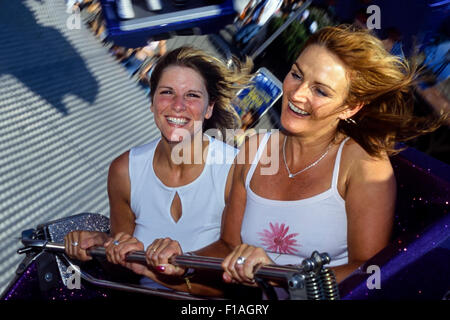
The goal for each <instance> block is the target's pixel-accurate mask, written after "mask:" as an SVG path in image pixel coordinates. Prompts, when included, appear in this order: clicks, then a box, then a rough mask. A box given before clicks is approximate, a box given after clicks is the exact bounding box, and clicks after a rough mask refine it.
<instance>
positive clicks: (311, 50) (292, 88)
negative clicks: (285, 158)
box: [281, 45, 349, 134]
mask: <svg viewBox="0 0 450 320" xmlns="http://www.w3.org/2000/svg"><path fill="white" fill-rule="evenodd" d="M348 88H349V80H348V77H347V70H346V68H345V66H344V64H343V63H342V62H341V60H340V59H339V58H338V57H337V56H336V55H334V54H333V53H331V52H330V51H328V50H327V49H326V48H324V47H322V46H319V45H310V46H308V47H307V48H306V49H305V50H303V52H302V53H301V54H300V56H299V57H298V58H297V60H296V61H295V63H294V64H293V65H292V68H291V70H290V71H289V73H288V75H287V76H286V78H285V79H284V82H283V99H282V113H281V124H282V125H283V127H284V128H285V129H286V130H287V131H289V132H290V133H292V134H308V133H310V134H322V133H326V132H333V131H335V130H336V127H337V124H338V122H339V120H340V118H342V114H339V113H337V111H338V110H341V109H342V108H343V104H344V101H345V98H346V96H347V93H348Z"/></svg>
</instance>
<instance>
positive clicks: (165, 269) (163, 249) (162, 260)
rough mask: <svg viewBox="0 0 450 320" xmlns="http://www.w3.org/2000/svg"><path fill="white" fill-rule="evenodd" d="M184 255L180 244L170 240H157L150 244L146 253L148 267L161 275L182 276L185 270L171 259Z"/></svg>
mask: <svg viewBox="0 0 450 320" xmlns="http://www.w3.org/2000/svg"><path fill="white" fill-rule="evenodd" d="M181 254H183V250H182V249H181V246H180V244H179V243H178V241H176V240H172V239H170V238H164V239H156V240H154V241H153V242H152V244H150V245H149V246H148V248H147V251H146V253H145V255H146V260H147V265H148V266H149V267H151V268H153V269H155V270H157V271H158V272H159V273H161V274H165V275H170V276H182V275H183V274H184V272H185V269H184V268H182V267H178V266H175V265H173V264H171V263H170V262H169V259H170V258H171V257H172V256H175V255H181Z"/></svg>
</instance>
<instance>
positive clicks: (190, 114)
mask: <svg viewBox="0 0 450 320" xmlns="http://www.w3.org/2000/svg"><path fill="white" fill-rule="evenodd" d="M208 101H209V96H208V92H207V90H206V86H205V82H204V80H203V78H202V76H201V75H200V74H199V73H198V72H197V71H195V70H193V69H191V68H187V67H181V66H170V67H168V68H166V69H165V70H164V71H163V72H162V75H161V78H160V80H159V83H158V86H157V87H156V90H155V93H154V95H153V103H152V106H151V110H152V112H153V113H154V118H155V123H156V125H157V127H158V128H159V130H160V131H161V134H162V136H163V137H164V138H166V139H167V141H169V142H180V141H182V140H183V139H184V138H185V137H186V135H190V136H191V138H192V137H193V136H194V135H196V134H199V133H201V132H202V124H203V121H204V119H209V118H210V117H211V115H212V109H213V103H209V102H208ZM194 124H195V125H194Z"/></svg>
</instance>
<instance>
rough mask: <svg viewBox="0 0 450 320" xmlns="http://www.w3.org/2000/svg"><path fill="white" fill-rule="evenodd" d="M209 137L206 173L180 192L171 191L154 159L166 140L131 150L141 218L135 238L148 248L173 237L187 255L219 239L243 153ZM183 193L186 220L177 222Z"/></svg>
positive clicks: (133, 202) (133, 200)
mask: <svg viewBox="0 0 450 320" xmlns="http://www.w3.org/2000/svg"><path fill="white" fill-rule="evenodd" d="M208 138H209V146H208V155H207V158H206V164H205V166H204V168H203V171H202V173H201V174H200V176H198V177H197V178H196V179H195V180H194V181H192V182H191V183H189V184H187V185H184V186H180V187H168V186H166V185H165V184H164V183H163V182H162V181H161V180H160V179H159V178H158V177H157V176H156V174H155V171H154V169H153V156H154V154H155V149H156V146H157V145H158V143H159V141H160V140H161V138H159V139H156V140H154V141H152V142H150V143H148V144H145V145H142V146H139V147H135V148H132V149H131V150H130V154H129V175H130V182H131V209H132V210H133V212H134V214H135V216H136V220H135V223H136V227H135V230H134V236H135V237H136V238H137V239H139V240H140V241H142V242H143V243H144V247H145V248H147V247H148V246H149V245H150V244H151V243H152V242H153V241H154V240H155V239H156V238H165V237H170V238H172V239H173V240H177V241H178V242H179V243H180V245H181V248H182V249H183V252H187V251H193V250H198V249H200V248H203V247H204V246H206V245H209V244H210V243H212V242H214V241H216V240H218V239H219V235H220V226H221V219H222V211H223V209H224V207H225V185H226V181H227V177H228V172H229V170H230V168H231V165H232V163H233V161H234V158H235V156H236V154H237V149H235V148H233V147H231V146H229V145H227V144H225V143H223V142H221V141H218V140H215V139H213V138H211V137H208ZM177 193H178V196H179V197H180V200H181V207H182V215H181V218H180V219H179V220H178V221H177V222H175V221H174V220H173V218H172V216H171V214H170V207H171V205H172V201H173V199H174V197H175V195H176V194H177Z"/></svg>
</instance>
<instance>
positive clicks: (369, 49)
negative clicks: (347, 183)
mask: <svg viewBox="0 0 450 320" xmlns="http://www.w3.org/2000/svg"><path fill="white" fill-rule="evenodd" d="M312 44H317V45H320V46H323V47H325V48H327V49H328V50H329V51H331V52H332V53H333V54H335V55H336V56H338V57H339V58H340V59H341V61H343V63H344V64H345V65H346V66H347V68H348V72H349V78H350V88H349V92H348V96H347V99H346V101H345V103H346V104H348V105H349V107H350V108H353V107H355V106H356V105H358V104H360V103H363V104H364V106H363V107H362V108H361V110H359V111H358V112H357V113H356V114H355V115H353V116H352V119H353V120H354V121H355V122H356V124H355V123H352V122H348V123H347V122H346V121H340V122H339V125H338V132H341V133H344V134H345V135H347V136H349V137H351V138H353V139H354V140H355V141H356V142H357V143H358V144H359V145H360V146H361V147H363V148H364V150H366V151H367V153H369V154H370V155H372V156H380V155H381V154H382V153H383V152H384V151H385V152H387V153H388V154H389V155H390V154H395V153H397V152H398V151H399V150H397V149H396V148H395V144H396V142H402V141H406V140H409V139H412V138H415V137H417V136H419V135H421V134H423V133H428V132H431V131H433V130H435V129H436V128H437V127H439V125H440V124H441V123H442V119H435V118H423V117H421V118H418V117H416V116H415V115H414V113H413V110H414V94H413V92H414V91H413V88H414V85H415V82H416V80H417V78H418V70H417V68H416V67H414V66H411V64H410V63H409V62H408V61H407V60H406V59H402V58H400V57H397V56H393V55H391V54H389V53H388V52H387V51H386V50H385V49H384V47H383V44H382V42H381V41H380V40H379V39H378V38H376V37H375V36H374V35H372V34H371V32H370V31H369V30H365V29H359V28H357V27H355V26H349V25H340V26H337V27H325V28H322V29H321V30H319V31H318V32H317V33H315V34H313V35H312V36H311V37H310V38H309V39H308V41H307V42H306V44H305V46H304V48H306V47H307V46H309V45H312Z"/></svg>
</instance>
